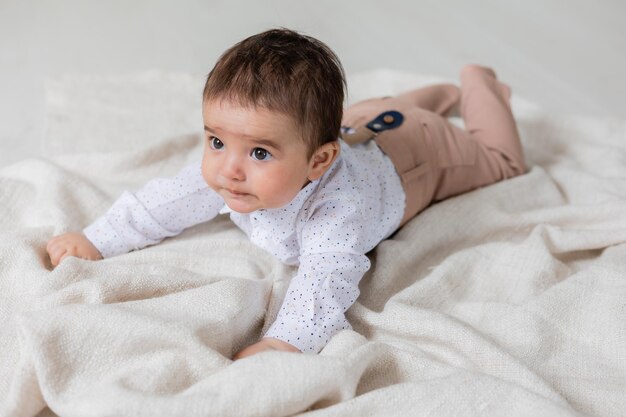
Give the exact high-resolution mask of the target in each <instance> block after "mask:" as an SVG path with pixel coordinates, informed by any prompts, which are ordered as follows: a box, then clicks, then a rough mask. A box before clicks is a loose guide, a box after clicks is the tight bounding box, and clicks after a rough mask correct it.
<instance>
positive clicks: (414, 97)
mask: <svg viewBox="0 0 626 417" xmlns="http://www.w3.org/2000/svg"><path fill="white" fill-rule="evenodd" d="M460 99H461V91H460V90H459V87H457V86H456V85H454V84H435V85H432V86H428V87H424V88H418V89H415V90H411V91H407V92H406V93H402V94H400V95H399V96H395V97H382V98H381V97H376V98H371V99H367V100H363V101H359V102H358V103H355V104H353V105H352V106H350V107H348V108H347V109H345V111H344V113H343V119H342V122H341V124H342V126H349V127H352V128H355V129H356V128H359V127H360V126H363V125H365V124H367V123H369V122H370V121H371V120H372V119H374V118H375V117H376V116H378V115H379V114H380V113H382V112H384V111H388V110H396V111H399V112H401V113H404V112H408V111H411V110H413V109H414V108H416V107H418V108H421V109H424V110H428V111H431V112H433V113H436V114H438V115H441V116H446V115H447V114H449V113H450V112H451V111H452V110H453V109H456V108H457V107H458V104H459V101H460Z"/></svg>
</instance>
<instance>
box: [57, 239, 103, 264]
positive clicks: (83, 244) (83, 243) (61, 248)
mask: <svg viewBox="0 0 626 417" xmlns="http://www.w3.org/2000/svg"><path fill="white" fill-rule="evenodd" d="M46 250H47V251H48V255H50V262H52V266H57V265H58V264H60V263H61V262H62V261H63V259H65V258H66V257H67V256H76V257H77V258H82V259H90V260H92V261H95V260H97V259H102V255H101V254H100V251H98V249H97V248H96V247H95V246H94V245H93V243H91V242H90V241H89V239H87V238H86V237H85V235H83V234H82V233H65V234H62V235H59V236H55V237H53V238H52V239H51V240H50V241H49V242H48V244H47V245H46Z"/></svg>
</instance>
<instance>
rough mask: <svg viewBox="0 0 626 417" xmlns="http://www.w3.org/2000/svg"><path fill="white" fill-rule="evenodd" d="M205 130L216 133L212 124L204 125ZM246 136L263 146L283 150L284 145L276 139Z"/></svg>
mask: <svg viewBox="0 0 626 417" xmlns="http://www.w3.org/2000/svg"><path fill="white" fill-rule="evenodd" d="M204 130H205V131H206V132H211V133H214V132H215V130H213V129H212V128H211V127H210V126H207V125H204ZM246 138H250V140H251V141H252V142H253V143H254V144H255V145H261V146H268V147H270V148H274V149H276V150H277V151H280V150H282V146H280V144H279V143H278V142H276V141H274V140H271V139H264V138H257V137H255V136H246Z"/></svg>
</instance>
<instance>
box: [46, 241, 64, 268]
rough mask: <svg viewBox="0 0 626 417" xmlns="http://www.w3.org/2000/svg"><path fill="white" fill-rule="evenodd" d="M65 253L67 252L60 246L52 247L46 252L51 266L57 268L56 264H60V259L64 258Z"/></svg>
mask: <svg viewBox="0 0 626 417" xmlns="http://www.w3.org/2000/svg"><path fill="white" fill-rule="evenodd" d="M66 253H67V250H65V248H64V247H62V246H55V247H53V248H52V250H51V251H49V252H48V254H49V255H50V262H51V263H52V265H53V266H57V265H58V264H60V263H61V259H62V258H61V257H62V256H64V255H65V254H66Z"/></svg>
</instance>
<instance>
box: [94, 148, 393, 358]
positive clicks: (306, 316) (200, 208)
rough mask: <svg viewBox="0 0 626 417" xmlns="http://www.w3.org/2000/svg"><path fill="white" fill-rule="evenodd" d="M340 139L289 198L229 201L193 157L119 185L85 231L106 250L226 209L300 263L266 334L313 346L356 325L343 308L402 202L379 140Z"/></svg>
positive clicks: (284, 257)
mask: <svg viewBox="0 0 626 417" xmlns="http://www.w3.org/2000/svg"><path fill="white" fill-rule="evenodd" d="M340 143H341V154H340V156H339V158H337V160H336V161H335V162H334V164H333V165H332V166H331V168H330V169H329V170H328V171H327V172H326V173H325V174H324V175H323V176H322V177H321V178H320V179H319V180H316V181H313V182H311V183H309V184H308V185H307V186H306V187H304V188H303V189H302V190H300V192H299V193H298V195H297V196H296V197H295V198H294V199H293V200H292V201H291V202H290V203H289V204H287V205H286V206H284V207H281V208H275V209H262V210H257V211H254V212H252V213H247V214H242V213H237V212H235V211H232V210H231V209H230V208H229V207H228V206H227V205H225V204H224V201H223V200H222V198H221V197H220V196H219V195H218V194H217V193H215V192H214V191H213V190H212V189H211V188H209V187H208V185H207V184H206V182H205V181H204V179H203V178H202V173H201V166H200V164H194V165H190V166H188V167H185V168H184V169H183V170H182V171H180V172H179V173H178V174H177V175H176V176H175V177H173V178H168V179H160V178H159V179H154V180H152V181H149V182H148V183H147V184H146V185H145V186H144V187H143V188H141V189H140V190H139V191H137V192H135V193H130V192H125V193H123V194H122V196H121V197H120V198H119V199H118V200H117V201H116V202H115V203H114V204H113V206H112V207H111V208H110V209H109V210H108V211H107V213H106V214H105V215H104V216H102V217H100V218H99V219H98V220H96V221H95V222H94V223H93V224H91V225H89V226H88V227H87V228H85V229H84V233H85V235H86V236H87V238H88V239H89V240H90V241H91V242H92V243H93V244H94V245H95V246H96V247H97V248H98V250H99V251H100V253H101V254H102V256H103V257H105V258H107V257H111V256H115V255H119V254H122V253H126V252H129V251H131V250H135V249H139V248H142V247H145V246H148V245H152V244H155V243H158V242H160V241H161V240H163V239H164V238H166V237H168V236H175V235H177V234H179V233H180V232H182V231H183V230H184V229H185V228H187V227H190V226H193V225H196V224H199V223H203V222H206V221H209V220H211V219H212V218H214V217H215V216H217V215H218V214H219V213H228V214H229V215H230V218H231V220H232V221H233V222H234V223H235V224H236V225H237V226H238V227H239V228H241V229H242V230H243V231H244V232H245V233H246V234H247V235H248V237H249V238H250V240H251V241H252V242H253V243H255V244H256V245H258V246H260V247H261V248H263V249H265V250H267V251H268V252H270V253H272V254H273V255H274V256H276V257H277V258H278V259H280V260H281V261H282V262H285V263H287V264H290V265H298V272H297V274H296V275H295V276H294V277H293V278H292V280H291V282H290V284H289V288H288V289H287V294H286V295H285V299H284V301H283V304H282V306H281V308H280V310H279V312H278V316H277V318H276V320H275V321H274V322H273V324H272V325H271V326H270V328H269V330H268V331H267V333H266V334H265V336H266V337H273V338H276V339H280V340H283V341H285V342H287V343H290V344H292V345H294V346H295V347H297V348H298V349H300V350H301V351H302V352H311V353H317V352H319V351H320V350H321V349H322V348H323V347H324V346H325V345H326V344H327V343H328V341H329V340H330V338H331V337H332V336H333V335H334V334H336V333H337V332H339V331H340V330H342V329H349V328H350V324H349V323H348V321H347V320H346V317H345V312H346V310H347V309H348V308H349V307H350V306H351V305H352V304H354V302H355V301H356V299H357V297H358V295H359V288H358V284H359V281H360V280H361V278H362V277H363V274H364V273H365V272H366V271H367V270H368V269H369V267H370V261H369V259H368V258H367V256H366V253H367V252H369V251H370V250H372V249H373V248H374V247H375V246H376V245H377V244H378V243H379V242H380V241H382V240H384V239H386V238H387V237H389V236H390V235H391V234H392V233H393V232H394V231H395V230H396V229H397V228H398V226H399V225H400V221H401V220H402V216H403V214H404V205H405V194H404V191H403V189H402V185H401V182H400V178H399V177H398V175H397V174H396V171H395V169H394V166H393V164H392V163H391V161H390V160H389V158H388V157H387V156H385V155H384V154H383V152H382V151H381V150H380V149H379V148H378V146H377V145H376V144H375V143H374V142H373V141H370V142H368V143H366V144H361V145H356V146H351V147H350V146H348V145H346V144H345V143H344V142H342V141H340Z"/></svg>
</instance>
